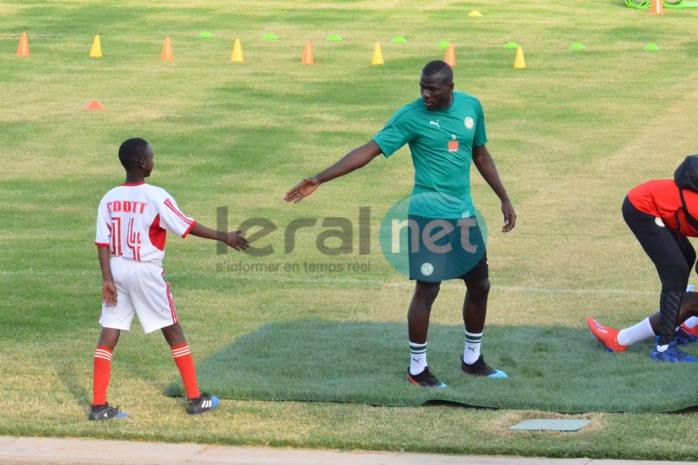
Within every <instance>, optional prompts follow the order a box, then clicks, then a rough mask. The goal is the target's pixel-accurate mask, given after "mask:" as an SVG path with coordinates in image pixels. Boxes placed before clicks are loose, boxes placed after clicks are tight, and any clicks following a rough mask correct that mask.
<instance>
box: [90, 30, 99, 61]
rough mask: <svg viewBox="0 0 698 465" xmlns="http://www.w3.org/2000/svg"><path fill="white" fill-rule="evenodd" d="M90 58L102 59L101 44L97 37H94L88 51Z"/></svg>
mask: <svg viewBox="0 0 698 465" xmlns="http://www.w3.org/2000/svg"><path fill="white" fill-rule="evenodd" d="M90 58H102V43H101V42H100V40H99V35H96V36H95V40H93V41H92V48H91V49H90Z"/></svg>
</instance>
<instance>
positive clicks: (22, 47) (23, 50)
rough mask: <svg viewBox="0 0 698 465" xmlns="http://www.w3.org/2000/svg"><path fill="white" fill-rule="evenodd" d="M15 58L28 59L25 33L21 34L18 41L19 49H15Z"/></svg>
mask: <svg viewBox="0 0 698 465" xmlns="http://www.w3.org/2000/svg"><path fill="white" fill-rule="evenodd" d="M17 56H20V57H28V56H29V41H28V40H27V33H26V32H23V33H22V37H21V38H20V39H19V47H17Z"/></svg>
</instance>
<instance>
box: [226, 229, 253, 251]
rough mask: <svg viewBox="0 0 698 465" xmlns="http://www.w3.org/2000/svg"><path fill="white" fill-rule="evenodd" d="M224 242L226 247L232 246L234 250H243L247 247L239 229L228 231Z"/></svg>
mask: <svg viewBox="0 0 698 465" xmlns="http://www.w3.org/2000/svg"><path fill="white" fill-rule="evenodd" d="M225 243H226V244H228V247H232V248H233V249H235V250H245V249H246V248H247V247H248V244H247V239H245V237H244V236H243V235H242V231H241V230H239V229H238V230H237V231H231V232H229V233H228V237H226V239H225Z"/></svg>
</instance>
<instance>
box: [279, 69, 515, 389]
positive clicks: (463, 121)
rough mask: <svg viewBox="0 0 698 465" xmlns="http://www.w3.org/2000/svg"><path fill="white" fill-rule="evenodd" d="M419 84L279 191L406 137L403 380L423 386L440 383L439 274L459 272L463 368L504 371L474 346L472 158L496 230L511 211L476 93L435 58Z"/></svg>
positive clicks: (297, 192)
mask: <svg viewBox="0 0 698 465" xmlns="http://www.w3.org/2000/svg"><path fill="white" fill-rule="evenodd" d="M419 86H420V89H421V95H422V97H421V98H420V99H417V100H415V101H414V102H412V103H410V104H408V105H405V106H404V107H402V108H401V109H400V110H398V111H397V112H396V113H395V114H394V115H393V116H392V118H390V120H389V121H388V123H387V124H386V125H385V127H384V128H383V129H382V130H381V131H380V132H379V133H378V134H376V136H375V137H373V139H371V140H370V141H369V142H368V143H367V144H365V145H362V146H360V147H357V148H355V149H354V150H352V151H350V152H349V153H347V154H346V155H344V157H342V158H341V159H340V160H339V161H338V162H336V163H335V164H334V165H332V166H330V167H329V168H327V169H325V170H324V171H322V172H320V173H319V174H317V175H315V176H313V177H310V178H305V179H303V181H302V182H300V183H299V184H298V185H297V186H295V187H294V188H293V189H291V190H290V191H288V192H287V193H286V197H285V200H286V201H287V202H299V201H301V200H302V199H304V198H305V197H307V196H309V195H310V194H312V193H313V192H315V190H316V189H317V188H318V187H320V184H323V183H325V182H327V181H331V180H332V179H335V178H338V177H340V176H344V175H345V174H348V173H350V172H352V171H354V170H356V169H358V168H361V167H363V166H366V165H367V164H368V163H369V162H370V161H371V160H373V159H374V158H376V157H377V156H378V155H380V154H383V155H384V156H385V157H386V158H387V157H389V156H390V155H392V154H393V153H395V152H396V151H397V150H399V149H400V148H401V147H402V146H404V145H405V144H408V145H409V147H410V151H411V152H412V163H413V164H414V170H415V183H414V189H413V191H412V195H411V197H410V204H409V209H408V214H409V219H408V221H407V224H408V225H409V228H408V229H409V236H410V240H409V244H410V245H409V276H410V279H413V280H415V282H416V285H415V291H414V295H413V297H412V301H411V303H410V306H409V309H408V312H407V323H408V335H409V346H410V355H411V356H410V367H409V369H408V373H407V377H408V380H409V381H411V382H412V383H414V384H416V385H418V386H421V387H423V388H427V389H428V388H442V387H446V384H444V383H442V382H440V381H439V380H438V379H437V378H436V376H434V374H433V373H431V371H430V370H429V367H428V365H427V332H428V329H429V316H430V313H431V307H432V304H433V303H434V300H435V299H436V296H437V295H438V293H439V288H440V285H441V281H444V280H447V279H462V280H463V281H464V282H465V286H466V293H465V300H464V302H463V321H464V323H465V348H464V350H463V357H462V358H461V370H462V372H463V373H465V374H467V375H471V376H488V377H492V378H505V377H506V376H507V375H506V374H505V373H504V372H502V371H500V370H495V369H493V368H492V367H490V366H489V365H487V364H486V363H485V361H484V358H483V357H482V355H481V354H480V346H481V341H482V334H483V330H484V327H485V317H486V314H487V297H488V294H489V289H490V281H489V272H488V265H487V253H486V250H485V245H484V240H483V237H482V236H483V234H482V233H481V231H480V227H479V226H478V224H477V220H476V218H475V207H474V206H473V202H472V198H471V195H470V166H471V161H472V162H473V163H475V167H476V168H477V169H478V171H479V172H480V174H481V175H482V177H483V178H484V179H485V181H486V182H487V183H488V184H489V186H490V187H491V188H492V190H493V191H494V193H495V194H496V195H497V197H499V199H500V200H501V202H502V214H503V215H504V226H503V228H502V232H509V231H511V230H512V229H513V228H514V226H515V224H516V213H515V212H514V208H513V206H512V204H511V201H510V200H509V196H508V195H507V192H506V190H505V189H504V186H503V185H502V181H501V180H500V179H499V175H498V173H497V168H496V166H495V164H494V160H493V159H492V157H491V155H490V153H489V152H488V151H487V148H486V147H485V143H487V135H486V132H485V118H484V114H483V111H482V106H481V105H480V101H479V100H478V99H477V98H475V97H473V96H471V95H468V94H465V93H463V92H458V91H454V90H453V70H452V69H451V67H450V66H449V65H448V64H447V63H445V62H444V61H440V60H437V61H432V62H430V63H428V64H427V65H426V66H425V67H424V69H423V70H422V75H421V77H420V80H419Z"/></svg>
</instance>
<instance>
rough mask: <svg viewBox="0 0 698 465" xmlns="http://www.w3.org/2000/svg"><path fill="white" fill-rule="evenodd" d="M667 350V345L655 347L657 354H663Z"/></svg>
mask: <svg viewBox="0 0 698 465" xmlns="http://www.w3.org/2000/svg"><path fill="white" fill-rule="evenodd" d="M668 348H669V344H665V345H663V346H657V352H660V353H661V352H664V351H665V350H667V349H668Z"/></svg>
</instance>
